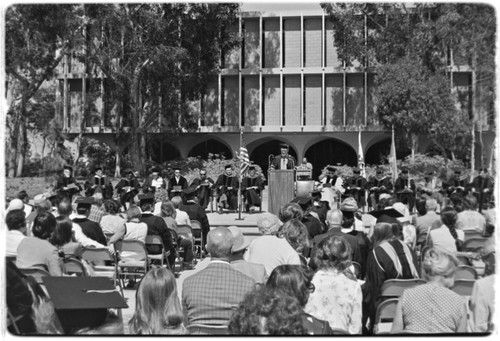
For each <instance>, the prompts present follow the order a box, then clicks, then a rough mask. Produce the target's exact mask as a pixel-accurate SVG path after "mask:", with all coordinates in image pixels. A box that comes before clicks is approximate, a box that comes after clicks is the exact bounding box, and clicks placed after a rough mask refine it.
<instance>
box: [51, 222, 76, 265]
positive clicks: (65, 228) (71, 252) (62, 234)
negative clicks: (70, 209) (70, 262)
mask: <svg viewBox="0 0 500 341" xmlns="http://www.w3.org/2000/svg"><path fill="white" fill-rule="evenodd" d="M49 242H50V243H51V244H52V245H54V246H55V247H57V248H58V249H59V250H60V251H62V253H63V255H64V257H76V258H79V257H81V255H82V253H83V248H82V244H80V243H78V242H75V241H74V240H73V222H72V221H71V220H69V218H68V217H66V216H58V217H56V227H55V229H54V232H53V233H52V236H51V237H50V238H49Z"/></svg>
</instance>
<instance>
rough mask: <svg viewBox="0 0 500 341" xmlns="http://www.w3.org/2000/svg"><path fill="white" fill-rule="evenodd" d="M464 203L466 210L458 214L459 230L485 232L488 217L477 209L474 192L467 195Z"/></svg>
mask: <svg viewBox="0 0 500 341" xmlns="http://www.w3.org/2000/svg"><path fill="white" fill-rule="evenodd" d="M463 204H464V210H463V211H462V212H460V213H458V216H457V225H456V228H457V230H462V231H475V232H479V233H484V228H485V227H486V218H485V217H484V215H482V214H481V213H479V212H478V211H477V208H478V204H477V199H476V197H475V196H474V195H472V194H469V195H467V196H465V198H464V200H463Z"/></svg>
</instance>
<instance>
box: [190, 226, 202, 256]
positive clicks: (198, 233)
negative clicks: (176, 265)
mask: <svg viewBox="0 0 500 341" xmlns="http://www.w3.org/2000/svg"><path fill="white" fill-rule="evenodd" d="M191 230H192V233H193V249H195V252H194V255H195V258H196V255H199V258H198V259H200V260H201V259H202V258H203V246H204V243H205V241H204V240H203V233H202V230H201V223H200V222H199V221H198V220H191Z"/></svg>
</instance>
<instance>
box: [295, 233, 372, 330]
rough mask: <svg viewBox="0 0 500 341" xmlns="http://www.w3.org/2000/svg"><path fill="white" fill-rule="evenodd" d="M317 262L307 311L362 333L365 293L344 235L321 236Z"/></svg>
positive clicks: (316, 256) (331, 323)
mask: <svg viewBox="0 0 500 341" xmlns="http://www.w3.org/2000/svg"><path fill="white" fill-rule="evenodd" d="M314 262H315V263H316V264H317V266H318V271H316V273H315V274H314V277H313V279H312V284H314V287H315V288H316V289H315V291H314V292H313V293H311V295H310V296H309V300H308V301H307V305H306V307H305V311H306V312H307V313H309V314H311V315H313V316H314V317H316V318H318V319H321V320H326V321H328V323H330V327H331V328H333V329H341V330H345V331H347V332H348V333H349V334H361V326H362V325H361V318H362V300H363V296H362V293H361V286H360V284H359V283H358V281H357V279H356V277H355V275H354V274H353V273H352V271H351V270H350V265H351V247H350V245H349V243H348V242H347V241H346V240H345V238H343V237H341V236H330V237H328V238H326V239H324V240H322V241H321V242H320V243H319V245H318V251H317V252H316V254H315V260H314Z"/></svg>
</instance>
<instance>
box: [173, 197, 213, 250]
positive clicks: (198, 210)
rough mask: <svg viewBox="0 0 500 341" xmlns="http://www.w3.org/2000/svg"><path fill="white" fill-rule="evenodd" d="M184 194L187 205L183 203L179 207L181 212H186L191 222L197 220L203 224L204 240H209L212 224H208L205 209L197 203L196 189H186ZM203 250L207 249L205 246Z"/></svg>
mask: <svg viewBox="0 0 500 341" xmlns="http://www.w3.org/2000/svg"><path fill="white" fill-rule="evenodd" d="M183 192H184V198H185V200H186V203H185V204H182V203H181V204H180V205H179V210H181V211H184V212H186V213H187V214H188V216H189V219H190V220H196V221H198V222H199V223H200V224H201V233H202V235H203V240H207V234H208V231H210V223H209V222H208V217H207V214H206V213H205V209H204V208H203V207H201V206H200V205H199V204H198V203H197V202H196V201H195V197H194V196H195V192H196V191H195V189H194V188H186V189H184V191H183ZM203 248H205V246H204V245H203Z"/></svg>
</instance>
